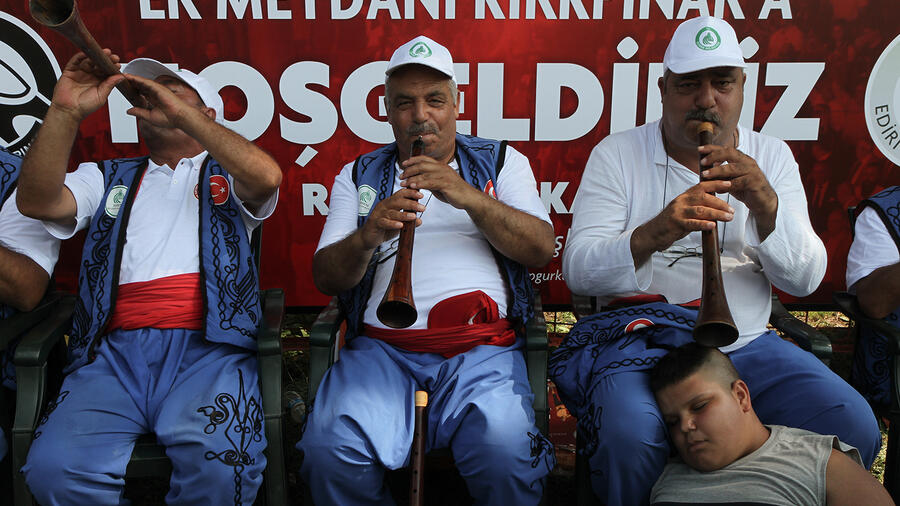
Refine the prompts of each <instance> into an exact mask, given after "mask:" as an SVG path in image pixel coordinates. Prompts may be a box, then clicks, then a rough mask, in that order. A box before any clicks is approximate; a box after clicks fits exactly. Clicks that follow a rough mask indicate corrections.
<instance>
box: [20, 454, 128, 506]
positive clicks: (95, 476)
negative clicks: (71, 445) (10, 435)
mask: <svg viewBox="0 0 900 506" xmlns="http://www.w3.org/2000/svg"><path fill="white" fill-rule="evenodd" d="M86 464H87V463H86V462H85V459H84V457H83V456H80V455H78V453H77V452H68V451H60V449H58V448H51V447H49V446H47V445H40V444H33V445H32V446H31V450H30V451H29V452H28V458H27V460H26V463H25V465H24V466H22V473H23V474H24V475H25V483H26V484H27V485H28V489H29V490H31V493H32V494H33V495H34V497H35V499H36V500H37V501H38V503H40V504H52V503H53V502H54V501H53V499H52V498H55V497H68V498H72V499H73V500H74V499H76V498H78V497H83V498H84V499H85V500H87V499H89V498H90V497H89V496H87V497H85V496H82V495H81V494H80V493H79V491H81V492H84V491H88V490H92V489H93V490H96V489H97V487H96V486H97V484H98V482H103V483H104V485H108V484H110V483H109V482H110V481H111V480H112V481H116V480H114V479H113V478H112V477H111V476H110V475H109V474H107V473H104V472H97V471H90V470H88V469H87V468H86ZM118 481H121V479H120V480H118Z"/></svg>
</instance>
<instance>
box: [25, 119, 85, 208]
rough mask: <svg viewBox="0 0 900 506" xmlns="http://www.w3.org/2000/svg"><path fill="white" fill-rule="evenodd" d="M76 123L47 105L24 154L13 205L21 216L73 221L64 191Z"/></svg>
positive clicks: (72, 201) (67, 193)
mask: <svg viewBox="0 0 900 506" xmlns="http://www.w3.org/2000/svg"><path fill="white" fill-rule="evenodd" d="M78 126H79V122H78V121H76V120H74V119H73V118H72V117H71V116H69V115H67V114H66V113H64V112H61V111H59V110H58V109H56V108H55V107H53V106H52V105H51V107H50V108H49V109H48V110H47V114H46V115H45V116H44V122H43V124H42V125H41V128H40V130H38V133H37V136H35V139H34V142H33V143H32V145H31V148H30V149H29V150H28V152H27V153H26V154H25V159H24V161H23V162H22V171H21V174H20V176H19V181H18V192H17V194H18V195H17V197H16V204H17V205H18V207H19V211H20V212H21V213H22V214H24V215H25V216H28V217H31V218H34V219H38V220H48V221H58V222H64V221H68V220H71V219H74V217H75V210H76V209H75V202H74V199H72V198H71V193H69V192H68V191H66V190H65V179H66V169H67V167H68V165H69V155H70V153H71V151H72V145H73V144H74V142H75V135H76V134H77V133H78Z"/></svg>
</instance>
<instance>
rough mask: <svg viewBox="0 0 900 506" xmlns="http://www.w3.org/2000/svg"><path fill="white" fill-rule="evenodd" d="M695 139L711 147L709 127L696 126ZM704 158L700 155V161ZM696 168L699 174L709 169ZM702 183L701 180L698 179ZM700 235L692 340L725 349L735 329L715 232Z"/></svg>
mask: <svg viewBox="0 0 900 506" xmlns="http://www.w3.org/2000/svg"><path fill="white" fill-rule="evenodd" d="M697 137H698V139H699V143H700V145H701V146H703V145H706V144H712V142H713V124H712V123H708V122H703V123H700V126H699V127H698V128H697ZM703 156H704V155H702V154H701V155H700V159H703ZM709 168H710V167H709V166H703V165H702V164H701V166H700V172H703V171H704V170H706V169H709ZM701 180H702V176H701ZM701 233H702V234H703V242H702V245H703V293H702V295H701V299H700V312H699V313H698V314H697V323H696V325H694V340H695V341H697V342H698V343H700V344H702V345H704V346H710V347H720V346H728V345H729V344H731V343H733V342H735V341H736V340H737V338H738V329H737V326H736V325H735V324H734V319H733V318H732V317H731V310H730V309H728V300H727V299H726V298H725V285H724V284H723V283H722V263H721V259H720V256H719V230H718V227H715V228H713V229H712V230H704V231H703V232H701Z"/></svg>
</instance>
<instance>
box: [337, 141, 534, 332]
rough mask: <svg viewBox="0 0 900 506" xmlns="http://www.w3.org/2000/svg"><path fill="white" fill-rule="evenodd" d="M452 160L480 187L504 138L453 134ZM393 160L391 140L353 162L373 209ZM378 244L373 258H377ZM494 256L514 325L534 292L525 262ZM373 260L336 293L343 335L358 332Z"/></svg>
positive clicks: (388, 182)
mask: <svg viewBox="0 0 900 506" xmlns="http://www.w3.org/2000/svg"><path fill="white" fill-rule="evenodd" d="M455 156H456V162H457V166H458V167H459V172H460V176H462V178H463V179H464V180H465V181H466V182H467V183H469V184H471V185H472V186H474V187H475V188H478V189H479V190H482V189H484V188H485V187H486V185H487V184H488V182H490V183H491V184H495V181H496V179H497V175H498V174H499V173H500V169H501V168H502V167H503V164H504V162H505V156H506V141H502V142H501V141H493V140H490V139H482V138H479V137H473V136H469V135H462V134H456V155H455ZM396 162H397V144H396V143H391V144H389V145H387V146H385V147H383V148H381V149H378V150H375V151H373V152H371V153H368V154H365V155H362V156H360V157H359V158H357V159H356V163H355V164H354V166H353V182H354V183H355V184H356V187H357V188H360V187H361V186H363V185H368V186H370V187H372V188H374V189H375V190H376V193H375V197H374V200H373V201H372V202H371V206H370V207H369V209H373V208H374V207H375V204H377V203H378V202H379V201H381V200H382V199H385V198H387V197H390V196H391V194H392V193H393V191H394V164H395V163H396ZM366 219H368V214H366V215H365V216H360V217H359V218H358V221H357V226H360V227H361V226H363V224H364V223H365V222H366ZM380 249H381V247H380V246H379V248H378V249H376V251H375V254H374V255H373V258H377V256H378V250H380ZM494 256H495V257H496V258H497V261H498V262H499V263H500V265H501V270H502V272H503V274H504V276H505V278H506V283H507V286H508V287H509V291H510V299H511V300H510V301H508V304H507V311H506V312H507V318H509V319H511V320H512V321H513V322H514V324H515V325H516V326H517V327H518V326H519V324H521V323H524V322H527V321H528V320H529V319H531V316H532V314H533V313H534V308H533V307H532V301H533V299H534V293H533V292H532V288H531V279H530V278H529V277H528V270H527V269H526V268H525V266H523V265H521V264H519V263H517V262H514V261H512V260H510V259H508V258H506V257H504V256H503V255H501V254H500V253H499V252H497V251H496V250H494ZM375 268H376V264H375V262H374V261H373V262H371V263H370V264H369V267H368V269H367V270H366V273H365V275H363V278H362V280H361V281H360V282H359V284H358V285H356V286H355V287H354V288H352V289H350V290H347V291H345V292H343V293H341V294H340V295H339V296H338V299H339V300H340V304H341V310H342V311H343V312H344V314H345V315H347V337H348V338H352V337H354V336H356V335H358V334H359V330H360V329H361V328H362V325H363V323H362V320H363V315H364V313H365V308H366V302H367V301H368V300H369V294H370V293H371V292H372V279H373V278H374V276H375Z"/></svg>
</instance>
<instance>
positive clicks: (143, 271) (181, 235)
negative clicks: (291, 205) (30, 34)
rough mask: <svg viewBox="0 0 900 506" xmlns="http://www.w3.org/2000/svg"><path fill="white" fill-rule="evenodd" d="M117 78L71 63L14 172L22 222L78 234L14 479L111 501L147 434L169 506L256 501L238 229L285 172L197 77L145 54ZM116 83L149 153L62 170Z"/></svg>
mask: <svg viewBox="0 0 900 506" xmlns="http://www.w3.org/2000/svg"><path fill="white" fill-rule="evenodd" d="M112 58H113V60H114V61H116V62H117V61H118V57H116V56H114V55H113V56H112ZM122 71H123V72H124V74H125V75H124V76H122V75H121V74H118V75H115V76H112V77H109V78H105V79H104V78H101V77H98V76H99V74H98V70H97V69H96V67H95V66H94V65H93V64H92V63H91V62H90V60H88V59H87V58H86V57H85V55H84V54H81V53H79V54H77V55H75V56H74V57H73V58H72V59H71V60H70V61H69V62H68V64H67V65H66V67H65V69H64V71H63V75H62V76H61V78H60V80H59V82H58V83H57V85H56V89H55V90H54V93H53V100H52V103H51V105H50V108H49V110H48V111H47V115H46V117H45V119H44V123H43V125H42V127H41V129H40V131H39V133H38V135H37V138H36V139H35V141H34V144H33V146H32V148H31V149H30V150H29V152H28V154H27V156H26V159H25V161H24V163H23V166H22V175H21V179H20V184H19V196H18V204H19V207H20V209H21V210H22V212H23V213H24V214H26V215H28V216H31V217H33V218H36V219H40V220H44V223H45V226H46V227H47V229H48V230H49V231H50V232H51V233H53V234H54V235H56V236H57V237H60V238H68V237H71V236H72V235H73V234H75V232H77V231H78V230H81V229H84V228H88V233H87V237H86V240H85V247H84V254H83V257H82V262H81V266H82V267H81V272H80V274H79V284H78V285H79V286H78V295H79V299H78V304H77V305H76V309H75V315H74V322H73V327H72V330H71V332H70V334H69V337H70V338H69V350H70V364H69V366H68V368H67V370H66V372H67V374H68V375H67V376H66V378H65V380H64V382H63V385H62V388H61V391H60V394H59V397H58V399H56V401H55V403H53V408H52V409H51V410H49V412H48V413H47V414H46V417H45V421H44V423H43V424H42V425H40V426H39V427H38V429H37V432H36V438H35V440H34V444H33V445H32V447H31V450H30V452H29V454H28V460H27V463H26V465H25V466H24V467H23V468H22V471H23V472H24V473H25V476H26V480H27V482H28V486H29V487H30V489H31V491H32V493H34V494H35V496H36V498H37V500H38V501H39V502H40V503H41V504H48V505H49V504H118V503H119V502H120V500H121V495H122V485H123V475H124V474H125V468H126V465H127V463H128V460H129V458H130V456H131V450H132V447H133V445H134V442H135V440H136V439H137V437H138V436H139V435H140V434H142V433H147V432H153V433H155V434H156V437H157V440H158V441H159V442H160V443H161V444H162V445H164V446H165V447H166V452H167V454H168V456H169V458H170V459H171V460H172V464H173V472H172V478H171V484H170V489H169V493H168V494H167V496H166V501H167V502H168V503H170V504H171V503H179V504H216V505H220V504H252V503H253V500H254V498H255V496H256V491H257V489H258V487H259V485H260V483H261V481H262V480H261V475H260V473H261V472H262V470H263V468H264V467H265V457H264V455H263V453H262V451H263V449H264V448H265V440H264V437H263V433H262V413H261V408H260V394H259V387H258V383H257V363H256V354H255V348H256V341H255V335H256V328H257V325H258V323H259V320H260V306H259V296H258V286H257V285H258V282H257V273H256V267H255V263H254V262H253V260H252V255H251V251H250V233H251V231H252V230H253V229H254V228H255V227H256V226H258V225H259V224H260V222H261V221H262V220H263V219H264V218H266V217H267V216H269V215H270V214H271V213H272V211H273V209H274V207H275V202H276V199H277V189H278V185H279V184H280V182H281V171H280V168H279V167H278V165H277V164H276V163H275V161H274V160H273V159H272V158H271V157H270V156H269V155H268V154H266V153H264V152H263V151H262V150H260V149H259V148H257V147H256V146H254V145H253V144H252V143H250V142H248V141H247V140H246V139H244V138H243V137H241V136H240V135H238V134H236V133H235V132H232V131H231V130H228V129H227V128H225V127H224V126H223V125H222V124H221V123H222V122H223V120H224V118H223V104H222V99H221V97H219V95H218V93H217V92H216V90H215V89H214V88H212V86H211V85H210V84H209V83H208V82H207V81H206V80H205V79H203V78H202V77H200V76H198V75H196V74H194V73H192V72H189V71H187V70H179V71H173V70H170V69H168V68H167V67H165V66H163V65H162V64H160V63H159V62H157V61H155V60H150V59H144V58H142V59H137V60H134V61H132V62H131V63H129V64H128V65H125V66H124V67H123V68H122ZM123 79H127V80H128V82H130V83H131V85H133V86H134V87H135V88H136V89H137V91H138V92H139V93H140V94H141V95H142V96H143V97H144V99H145V100H146V101H147V102H148V104H149V105H147V107H135V108H132V109H130V110H129V114H132V115H134V116H137V118H138V128H139V131H140V134H141V137H142V139H143V141H144V143H145V144H146V146H147V149H148V151H149V155H148V156H142V157H138V158H129V159H117V160H105V161H101V162H97V163H94V162H88V163H83V164H81V165H80V166H79V167H78V170H76V171H75V172H73V173H71V174H66V166H67V164H68V159H69V153H70V151H71V149H72V145H73V143H74V139H75V135H76V133H77V131H78V126H79V124H80V123H81V121H82V120H83V119H84V118H86V117H87V116H89V115H90V114H91V113H93V112H94V111H96V110H97V109H98V108H100V107H101V106H102V105H103V104H105V103H106V100H107V97H108V96H109V93H110V91H111V90H112V88H113V86H114V85H115V84H116V83H118V82H119V81H121V80H123Z"/></svg>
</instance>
